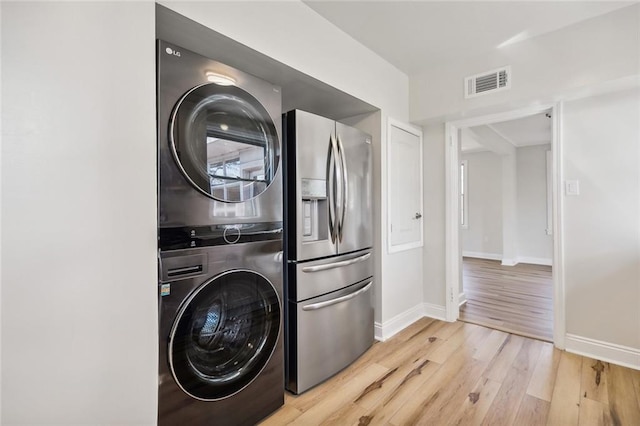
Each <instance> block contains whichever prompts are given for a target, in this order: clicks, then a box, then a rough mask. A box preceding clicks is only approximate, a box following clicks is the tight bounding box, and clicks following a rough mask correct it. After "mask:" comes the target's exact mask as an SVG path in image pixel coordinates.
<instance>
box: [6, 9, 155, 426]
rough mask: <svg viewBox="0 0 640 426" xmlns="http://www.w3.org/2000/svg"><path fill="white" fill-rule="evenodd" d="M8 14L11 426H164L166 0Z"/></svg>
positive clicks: (8, 381) (8, 385)
mask: <svg viewBox="0 0 640 426" xmlns="http://www.w3.org/2000/svg"><path fill="white" fill-rule="evenodd" d="M1 7H2V103H3V107H4V109H3V111H2V142H3V145H2V149H3V156H2V173H3V182H2V184H3V187H2V247H3V251H2V265H3V269H2V315H3V321H2V343H3V345H2V398H3V400H2V407H3V412H2V419H1V422H2V424H98V423H100V424H153V423H155V418H156V398H157V396H156V395H157V374H158V373H157V345H158V343H157V308H156V306H157V295H156V293H157V291H156V285H157V276H156V256H155V247H156V173H155V162H156V155H155V152H156V150H155V130H154V128H155V101H154V97H155V87H154V86H155V84H154V78H153V76H154V72H155V57H154V6H153V3H126V4H125V3H110V2H103V3H47V2H43V3H25V2H15V3H11V2H3V3H2V4H1Z"/></svg>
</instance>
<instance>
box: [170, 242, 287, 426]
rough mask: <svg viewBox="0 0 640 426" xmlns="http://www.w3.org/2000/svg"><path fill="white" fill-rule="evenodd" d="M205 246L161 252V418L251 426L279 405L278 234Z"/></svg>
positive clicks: (281, 390)
mask: <svg viewBox="0 0 640 426" xmlns="http://www.w3.org/2000/svg"><path fill="white" fill-rule="evenodd" d="M269 235H271V236H269ZM208 243H209V244H210V245H207V246H201V247H196V248H189V245H188V243H184V245H183V248H181V249H175V250H167V251H162V250H161V251H160V255H159V269H160V271H159V273H160V280H159V285H158V292H159V295H158V300H159V315H160V321H159V326H160V327H159V333H160V336H159V350H160V359H159V390H158V424H159V425H180V426H183V425H234V426H235V425H254V424H256V423H257V422H258V421H260V420H261V419H263V418H264V417H266V416H268V415H269V414H271V413H272V412H274V411H275V410H277V409H278V408H279V407H280V406H282V405H283V404H284V353H283V337H282V329H283V324H282V323H283V307H282V300H283V296H282V239H281V235H279V234H264V233H261V232H258V233H252V232H246V233H241V234H240V235H238V234H234V235H233V236H229V235H226V234H220V235H218V237H217V238H212V239H209V240H208ZM174 244H177V243H176V242H174Z"/></svg>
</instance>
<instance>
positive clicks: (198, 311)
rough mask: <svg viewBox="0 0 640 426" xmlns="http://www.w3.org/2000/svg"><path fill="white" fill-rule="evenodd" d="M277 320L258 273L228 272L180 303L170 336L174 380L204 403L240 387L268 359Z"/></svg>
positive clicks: (274, 298)
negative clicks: (180, 306) (181, 304)
mask: <svg viewBox="0 0 640 426" xmlns="http://www.w3.org/2000/svg"><path fill="white" fill-rule="evenodd" d="M280 318H281V313H280V303H279V299H278V294H277V293H276V291H275V289H274V288H273V286H272V285H271V283H269V281H267V279H266V278H265V277H263V276H262V275H259V274H257V273H255V272H250V271H243V270H240V271H231V272H227V273H225V274H222V275H220V276H218V277H216V278H214V279H212V280H210V281H208V282H206V283H205V284H203V285H202V286H200V287H199V288H198V289H197V290H196V291H195V292H194V293H193V294H192V295H191V296H190V297H189V298H188V299H187V300H186V301H185V303H184V304H183V306H182V308H181V309H180V311H179V312H178V315H177V317H176V320H175V322H174V325H173V327H172V330H171V334H170V336H169V348H168V350H169V354H168V355H169V364H170V366H171V371H172V373H173V376H174V378H175V380H176V382H177V383H178V385H179V386H180V387H181V388H182V389H183V390H184V391H185V392H186V393H187V394H189V395H191V396H192V397H194V398H196V399H200V400H205V401H212V400H218V399H223V398H226V397H228V396H231V395H233V394H235V393H237V392H239V391H240V390H242V389H244V388H245V387H246V386H247V385H249V383H251V382H252V381H253V380H254V379H255V378H256V377H257V376H258V375H259V374H260V372H261V371H262V369H263V368H264V367H265V365H266V364H267V362H268V361H269V359H270V358H271V355H272V354H273V351H274V349H275V345H276V342H277V340H278V333H279V330H280Z"/></svg>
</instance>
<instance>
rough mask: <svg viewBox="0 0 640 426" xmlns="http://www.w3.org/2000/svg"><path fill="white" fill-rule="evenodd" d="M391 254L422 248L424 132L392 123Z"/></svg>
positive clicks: (390, 175)
mask: <svg viewBox="0 0 640 426" xmlns="http://www.w3.org/2000/svg"><path fill="white" fill-rule="evenodd" d="M387 164H388V174H387V177H388V186H387V187H388V191H389V193H388V203H389V204H388V212H389V220H388V223H389V230H388V236H389V238H388V242H389V252H390V253H391V252H396V251H401V250H408V249H412V248H416V247H422V245H423V236H422V223H423V219H422V213H423V212H422V132H421V131H420V130H417V129H415V128H413V127H411V126H409V125H407V124H403V123H400V122H397V121H395V120H391V119H390V120H389V130H388V162H387Z"/></svg>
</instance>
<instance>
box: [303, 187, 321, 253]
mask: <svg viewBox="0 0 640 426" xmlns="http://www.w3.org/2000/svg"><path fill="white" fill-rule="evenodd" d="M301 181H302V185H301V195H302V215H301V218H302V241H304V242H307V241H319V240H326V239H327V238H328V235H327V229H328V223H327V220H328V217H327V212H328V208H327V182H326V181H325V180H323V179H302V180H301Z"/></svg>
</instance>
